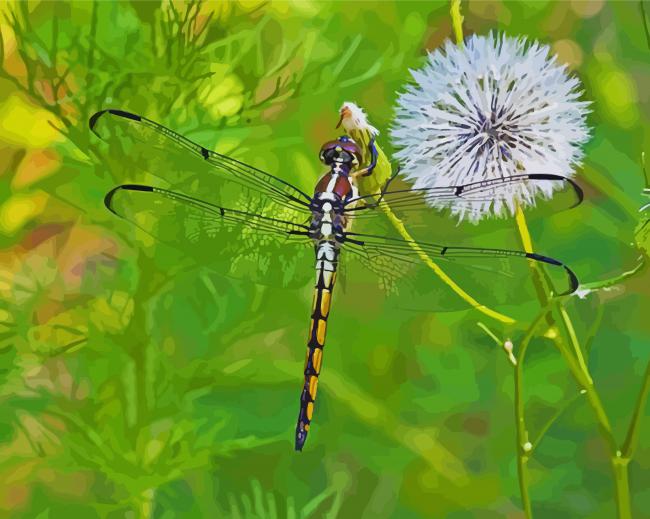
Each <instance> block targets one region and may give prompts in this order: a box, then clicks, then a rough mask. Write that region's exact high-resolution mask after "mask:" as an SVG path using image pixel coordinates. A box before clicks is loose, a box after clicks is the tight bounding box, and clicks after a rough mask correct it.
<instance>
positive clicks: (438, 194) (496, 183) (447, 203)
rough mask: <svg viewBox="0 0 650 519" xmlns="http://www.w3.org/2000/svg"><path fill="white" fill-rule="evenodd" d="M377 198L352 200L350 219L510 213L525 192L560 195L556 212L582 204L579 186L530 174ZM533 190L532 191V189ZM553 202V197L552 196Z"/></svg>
mask: <svg viewBox="0 0 650 519" xmlns="http://www.w3.org/2000/svg"><path fill="white" fill-rule="evenodd" d="M390 182H391V181H389V184H388V185H387V186H386V187H385V188H384V191H383V192H382V193H380V194H376V195H366V196H362V197H359V198H356V199H353V200H351V201H350V202H348V203H347V204H346V207H345V211H346V213H347V214H349V215H350V216H352V217H353V218H363V217H366V216H375V215H377V214H381V213H382V211H381V209H382V208H388V207H390V208H391V209H393V210H399V211H421V210H429V211H430V210H431V206H434V207H437V208H439V209H445V208H447V209H449V208H452V207H453V208H454V209H458V208H461V209H465V210H467V211H469V212H471V211H474V210H476V209H477V208H480V209H481V211H484V210H485V209H487V208H492V209H493V210H494V212H496V213H500V212H501V210H502V209H503V208H506V207H507V208H510V209H512V207H511V206H512V204H513V200H514V199H517V197H518V196H521V193H524V192H533V191H535V192H537V191H541V192H542V193H547V194H548V195H549V197H550V194H551V193H556V194H557V193H558V192H559V193H560V194H559V195H558V196H557V198H558V200H557V201H555V203H554V206H555V207H556V208H561V209H567V208H571V207H575V206H577V205H579V204H580V203H581V202H582V199H583V192H582V189H581V188H580V186H578V184H576V183H575V182H574V181H573V180H571V179H570V178H566V177H563V176H560V175H554V174H550V173H535V174H533V173H531V174H525V175H515V176H511V177H503V178H496V179H490V180H483V181H480V182H474V183H471V184H465V185H460V186H444V187H432V188H422V189H390V188H391V185H390ZM533 186H534V188H535V189H534V190H533V189H532V188H533ZM554 198H555V195H554Z"/></svg>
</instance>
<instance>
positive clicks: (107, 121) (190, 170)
mask: <svg viewBox="0 0 650 519" xmlns="http://www.w3.org/2000/svg"><path fill="white" fill-rule="evenodd" d="M89 125H90V128H91V130H92V131H93V132H94V133H95V134H96V135H98V136H99V137H100V138H102V139H104V140H106V141H109V143H111V144H112V145H113V146H114V147H113V148H112V151H115V150H117V153H116V155H119V158H118V161H119V160H120V159H121V160H123V159H124V158H128V159H129V164H128V165H129V171H131V170H132V169H133V166H135V167H137V168H139V169H141V170H144V171H147V172H149V173H150V174H151V175H153V176H156V177H158V178H160V179H163V180H164V181H166V182H167V183H168V184H169V186H170V187H175V188H179V187H181V186H182V188H183V190H184V191H186V192H188V190H189V191H190V192H191V193H192V195H196V196H198V197H200V198H209V199H215V197H216V198H217V199H218V200H219V201H220V202H221V203H226V202H227V201H228V198H229V197H233V196H234V197H238V195H239V194H240V193H242V192H244V193H247V195H248V196H250V193H254V194H255V196H256V197H257V198H258V199H259V200H260V201H264V200H266V201H273V202H275V203H277V204H281V205H286V206H289V207H293V208H294V209H296V210H302V211H304V212H305V214H307V213H308V212H309V202H310V201H311V198H310V197H309V196H308V195H307V194H306V193H305V192H303V191H301V190H300V189H298V188H297V187H295V186H293V185H292V184H290V183H289V182H286V181H285V180H282V179H281V178H279V177H276V176H274V175H271V174H270V173H266V172H264V171H262V170H260V169H257V168H255V167H253V166H250V165H248V164H245V163H243V162H240V161H238V160H236V159H234V158H232V157H228V156H226V155H221V154H220V153H216V152H214V151H212V150H209V149H207V148H205V147H204V146H201V145H200V144H197V143H195V142H193V141H191V140H190V139H188V138H187V137H184V136H183V135H180V134H178V133H176V132H174V131H173V130H170V129H169V128H166V127H165V126H162V125H161V124H158V123H156V122H154V121H152V120H150V119H147V118H146V117H142V116H140V115H137V114H133V113H130V112H126V111H123V110H102V111H100V112H97V113H96V114H94V115H93V116H92V117H91V118H90V121H89ZM118 164H119V162H118Z"/></svg>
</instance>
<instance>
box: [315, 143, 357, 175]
mask: <svg viewBox="0 0 650 519" xmlns="http://www.w3.org/2000/svg"><path fill="white" fill-rule="evenodd" d="M319 156H320V160H321V161H322V162H323V163H324V164H327V165H328V166H332V165H334V164H336V163H339V164H347V165H348V167H349V168H350V169H351V168H352V167H353V166H358V165H359V164H360V163H361V150H360V149H359V146H357V143H356V142H354V140H352V139H351V138H350V137H348V136H347V135H342V136H341V137H339V138H338V139H336V140H335V141H329V142H326V143H325V144H323V146H322V147H321V149H320V155H319Z"/></svg>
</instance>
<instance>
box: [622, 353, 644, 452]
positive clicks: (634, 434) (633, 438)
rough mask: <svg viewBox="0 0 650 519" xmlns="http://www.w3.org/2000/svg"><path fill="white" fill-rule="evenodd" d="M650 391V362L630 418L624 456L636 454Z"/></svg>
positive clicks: (623, 450)
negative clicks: (635, 450)
mask: <svg viewBox="0 0 650 519" xmlns="http://www.w3.org/2000/svg"><path fill="white" fill-rule="evenodd" d="M649 392H650V362H648V365H647V366H646V369H645V374H644V376H643V382H642V383H641V390H640V391H639V396H638V398H637V400H636V405H635V406H634V412H633V413H632V419H631V420H630V425H629V427H628V429H627V435H626V437H625V442H624V443H623V448H622V449H621V453H622V456H623V457H624V458H627V459H631V458H632V455H633V454H634V449H635V448H636V444H637V440H638V438H639V428H640V425H641V418H642V417H643V415H644V410H645V406H646V402H647V400H648V393H649Z"/></svg>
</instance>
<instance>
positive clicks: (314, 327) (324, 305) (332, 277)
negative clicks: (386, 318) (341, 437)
mask: <svg viewBox="0 0 650 519" xmlns="http://www.w3.org/2000/svg"><path fill="white" fill-rule="evenodd" d="M316 251H317V252H316V255H317V256H316V257H317V261H316V286H315V287H314V300H313V304H312V312H311V324H310V326H309V335H308V338H307V355H306V357H305V382H304V385H303V388H302V393H301V394H300V412H299V413H298V423H297V424H296V450H297V451H301V450H302V448H303V446H304V444H305V441H307V434H308V433H309V427H310V425H311V420H312V416H313V413H314V402H315V401H316V391H317V389H318V377H319V375H320V370H321V365H322V361H323V347H324V346H325V333H326V331H327V318H328V316H329V312H330V306H331V304H332V290H333V289H334V283H335V282H336V265H337V261H336V260H337V257H338V253H339V251H338V248H336V247H334V246H333V244H332V243H331V242H321V243H319V244H318V245H317V247H316ZM332 253H333V256H331V254H332ZM329 258H331V259H329Z"/></svg>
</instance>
